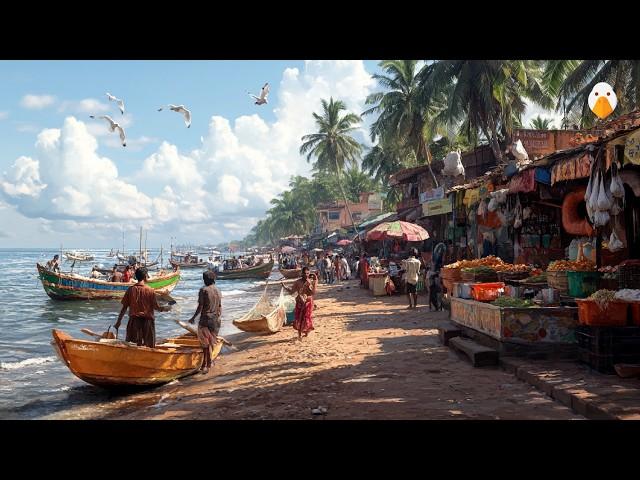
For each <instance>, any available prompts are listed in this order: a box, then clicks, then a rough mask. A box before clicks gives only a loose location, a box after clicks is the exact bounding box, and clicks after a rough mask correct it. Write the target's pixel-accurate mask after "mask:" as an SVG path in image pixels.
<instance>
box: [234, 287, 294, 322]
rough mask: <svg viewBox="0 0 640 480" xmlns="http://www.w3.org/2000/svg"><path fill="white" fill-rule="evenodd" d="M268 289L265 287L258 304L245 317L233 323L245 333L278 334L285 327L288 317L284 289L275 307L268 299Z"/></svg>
mask: <svg viewBox="0 0 640 480" xmlns="http://www.w3.org/2000/svg"><path fill="white" fill-rule="evenodd" d="M267 287H268V286H267ZM267 287H265V289H264V292H263V293H262V296H261V297H260V299H259V300H258V303H256V304H255V305H254V306H253V308H252V309H251V310H249V312H247V313H246V314H245V315H243V316H242V317H240V318H237V319H235V320H234V321H233V324H234V325H235V326H236V327H237V328H239V329H240V330H242V331H243V332H253V333H276V332H278V331H279V330H280V329H281V328H282V326H283V325H284V322H285V320H286V317H287V312H286V311H285V308H284V302H285V296H284V289H281V290H280V297H279V298H278V303H277V304H276V305H275V306H273V305H271V303H269V299H268V298H267Z"/></svg>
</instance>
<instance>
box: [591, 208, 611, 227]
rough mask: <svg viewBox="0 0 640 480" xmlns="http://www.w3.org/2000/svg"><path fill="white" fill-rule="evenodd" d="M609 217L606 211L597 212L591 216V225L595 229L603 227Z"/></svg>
mask: <svg viewBox="0 0 640 480" xmlns="http://www.w3.org/2000/svg"><path fill="white" fill-rule="evenodd" d="M609 220H611V217H610V216H609V212H608V211H606V210H605V211H600V210H598V211H597V212H596V213H595V214H594V216H593V225H594V226H595V227H596V228H597V227H604V226H605V225H606V224H607V223H609Z"/></svg>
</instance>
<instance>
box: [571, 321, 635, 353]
mask: <svg viewBox="0 0 640 480" xmlns="http://www.w3.org/2000/svg"><path fill="white" fill-rule="evenodd" d="M575 337H576V342H577V343H578V347H580V348H582V349H585V350H587V351H589V352H590V353H594V354H596V355H628V354H640V328H638V327H589V326H583V325H580V326H578V327H576V331H575Z"/></svg>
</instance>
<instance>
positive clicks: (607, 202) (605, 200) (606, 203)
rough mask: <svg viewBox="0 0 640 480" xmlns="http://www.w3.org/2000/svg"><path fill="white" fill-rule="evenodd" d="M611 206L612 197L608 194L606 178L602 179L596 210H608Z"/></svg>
mask: <svg viewBox="0 0 640 480" xmlns="http://www.w3.org/2000/svg"><path fill="white" fill-rule="evenodd" d="M610 208H611V199H610V198H609V196H608V195H607V189H606V187H605V183H604V178H601V179H600V188H599V189H598V201H597V202H596V210H597V211H599V212H606V211H608V210H609V209H610Z"/></svg>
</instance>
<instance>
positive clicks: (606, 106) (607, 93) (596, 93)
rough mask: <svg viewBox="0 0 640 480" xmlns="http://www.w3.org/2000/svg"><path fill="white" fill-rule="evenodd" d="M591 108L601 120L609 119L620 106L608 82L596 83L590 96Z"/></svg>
mask: <svg viewBox="0 0 640 480" xmlns="http://www.w3.org/2000/svg"><path fill="white" fill-rule="evenodd" d="M588 103H589V108H590V109H591V111H592V112H593V113H595V114H596V115H597V117H598V118H599V119H601V120H602V119H604V118H607V117H608V116H609V115H611V114H612V113H613V111H614V110H615V109H616V107H617V106H618V97H617V96H616V92H614V91H613V88H611V85H609V84H608V83H607V82H600V83H596V85H595V86H594V87H593V90H591V93H590V94H589V100H588Z"/></svg>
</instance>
